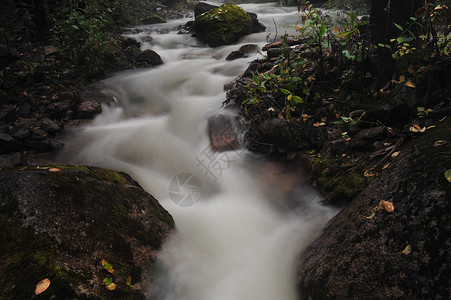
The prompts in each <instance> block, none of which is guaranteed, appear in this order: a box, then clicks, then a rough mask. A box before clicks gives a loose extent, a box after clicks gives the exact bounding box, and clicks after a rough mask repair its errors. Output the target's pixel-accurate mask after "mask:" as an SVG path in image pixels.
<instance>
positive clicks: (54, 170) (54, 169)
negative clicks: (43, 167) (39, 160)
mask: <svg viewBox="0 0 451 300" xmlns="http://www.w3.org/2000/svg"><path fill="white" fill-rule="evenodd" d="M49 171H50V172H59V171H61V169H58V168H50V169H49Z"/></svg>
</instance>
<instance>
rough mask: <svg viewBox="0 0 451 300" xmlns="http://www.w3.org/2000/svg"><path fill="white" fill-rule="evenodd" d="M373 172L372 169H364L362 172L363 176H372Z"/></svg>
mask: <svg viewBox="0 0 451 300" xmlns="http://www.w3.org/2000/svg"><path fill="white" fill-rule="evenodd" d="M374 175H375V174H374V173H373V171H371V170H366V171H365V172H364V173H363V176H365V177H372V176H374Z"/></svg>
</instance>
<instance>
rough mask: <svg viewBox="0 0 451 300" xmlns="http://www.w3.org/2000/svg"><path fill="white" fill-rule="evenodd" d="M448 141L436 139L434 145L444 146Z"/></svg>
mask: <svg viewBox="0 0 451 300" xmlns="http://www.w3.org/2000/svg"><path fill="white" fill-rule="evenodd" d="M446 143H447V142H446V141H444V140H438V141H435V143H434V147H438V146H443V145H446Z"/></svg>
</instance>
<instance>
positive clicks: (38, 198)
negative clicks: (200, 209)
mask: <svg viewBox="0 0 451 300" xmlns="http://www.w3.org/2000/svg"><path fill="white" fill-rule="evenodd" d="M0 182H1V183H2V184H0V230H1V232H2V235H1V236H0V249H1V250H2V251H0V270H3V271H4V272H7V274H8V276H7V277H3V279H2V289H0V298H1V299H32V298H35V297H36V296H35V295H34V290H35V285H36V283H37V282H39V281H40V280H42V279H44V278H49V279H50V281H51V285H50V287H49V289H48V290H46V291H45V294H43V296H45V298H49V299H51V298H55V299H67V298H70V299H94V298H95V299H144V298H145V297H144V295H143V294H144V293H146V292H147V291H148V290H147V287H146V283H147V282H148V280H149V276H150V272H151V268H150V267H149V266H150V265H151V263H152V262H153V261H154V258H155V256H156V252H157V250H158V249H159V248H160V246H161V244H162V242H163V240H164V239H165V238H166V237H167V235H168V233H169V232H171V231H172V229H173V227H174V221H173V219H172V217H171V216H170V215H169V214H168V212H167V211H166V210H165V209H164V208H163V207H161V206H160V204H159V203H158V201H157V200H156V199H155V198H153V197H152V196H150V195H149V194H148V193H146V192H145V191H144V190H143V189H142V188H141V187H140V186H139V185H138V184H137V183H136V182H135V181H133V180H132V179H131V178H130V177H129V176H128V175H126V174H123V173H117V172H114V171H109V170H105V169H100V168H92V167H73V166H52V167H51V168H49V167H46V168H44V169H42V168H40V169H38V168H32V167H29V168H28V170H23V171H19V170H2V171H0ZM103 260H105V261H106V262H108V263H109V264H111V265H112V267H113V269H114V273H109V272H108V271H107V270H106V269H105V268H104V267H102V261H103ZM2 273H3V272H2ZM129 276H130V278H131V284H132V285H133V287H132V286H131V285H128V284H127V278H128V277H129ZM107 277H108V278H111V279H112V280H113V282H114V283H115V284H116V285H117V289H116V290H114V291H109V290H107V289H106V288H105V285H104V284H103V280H104V278H107Z"/></svg>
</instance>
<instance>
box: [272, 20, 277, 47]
mask: <svg viewBox="0 0 451 300" xmlns="http://www.w3.org/2000/svg"><path fill="white" fill-rule="evenodd" d="M272 21H273V22H274V26H275V27H276V34H275V35H274V40H272V42H273V43H274V42H275V41H276V38H277V24H276V20H274V18H273V19H272Z"/></svg>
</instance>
